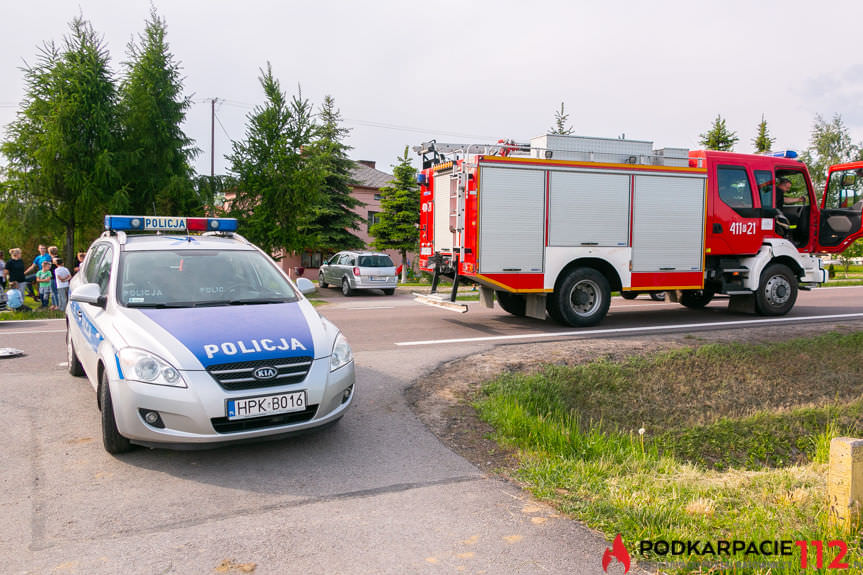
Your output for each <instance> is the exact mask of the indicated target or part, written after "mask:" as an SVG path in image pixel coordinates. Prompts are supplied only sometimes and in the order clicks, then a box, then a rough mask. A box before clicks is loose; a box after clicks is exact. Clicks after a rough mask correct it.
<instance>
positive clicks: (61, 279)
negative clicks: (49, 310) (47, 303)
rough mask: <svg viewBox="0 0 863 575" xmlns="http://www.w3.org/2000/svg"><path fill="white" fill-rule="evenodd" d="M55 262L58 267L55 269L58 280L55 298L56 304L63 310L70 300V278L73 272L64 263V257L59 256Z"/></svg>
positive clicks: (55, 276)
mask: <svg viewBox="0 0 863 575" xmlns="http://www.w3.org/2000/svg"><path fill="white" fill-rule="evenodd" d="M54 262H55V263H56V264H57V269H55V270H54V278H55V279H56V280H57V299H56V300H54V305H56V306H57V309H59V310H60V311H63V310H65V309H66V303H67V302H68V301H69V280H71V279H72V273H71V272H70V271H69V268H67V267H66V266H64V265H63V258H57V259H55V260H54Z"/></svg>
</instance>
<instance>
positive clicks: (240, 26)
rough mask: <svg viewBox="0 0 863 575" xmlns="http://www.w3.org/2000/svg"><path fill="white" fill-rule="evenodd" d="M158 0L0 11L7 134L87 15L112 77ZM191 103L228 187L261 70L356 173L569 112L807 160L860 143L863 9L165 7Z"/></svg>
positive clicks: (196, 128)
mask: <svg viewBox="0 0 863 575" xmlns="http://www.w3.org/2000/svg"><path fill="white" fill-rule="evenodd" d="M150 5H151V4H150V1H149V0H122V1H121V0H79V1H78V2H74V1H61V0H3V2H2V17H0V125H2V126H4V135H5V125H6V124H7V123H8V122H10V121H11V120H12V119H14V117H15V113H16V110H17V108H18V104H19V103H20V101H21V99H22V97H23V82H22V78H23V74H22V72H21V70H20V68H21V66H22V65H23V63H24V62H25V61H26V62H34V61H35V55H36V53H37V48H38V46H39V45H41V44H42V43H43V42H45V41H49V40H55V41H58V42H59V41H60V40H62V38H63V36H64V35H66V34H67V33H68V23H69V21H71V20H72V19H73V18H74V17H75V16H76V15H78V14H79V12H80V13H81V14H83V16H84V18H86V19H87V20H89V21H90V22H91V23H92V24H93V26H94V28H95V29H96V30H97V31H98V32H99V33H100V34H102V35H103V36H104V40H105V43H106V45H107V47H108V49H109V51H110V53H111V61H112V66H113V68H114V70H115V71H116V70H119V63H120V62H121V61H123V60H124V59H125V58H126V45H127V44H128V42H129V40H131V39H132V37H133V36H135V35H137V34H139V33H140V32H142V30H143V27H144V22H145V20H146V18H147V16H148V14H149V10H150ZM153 5H155V7H156V9H157V11H158V13H159V14H160V15H161V16H162V17H163V18H165V20H166V21H167V25H168V41H169V43H170V46H171V50H172V52H173V54H174V56H175V58H176V59H177V60H179V61H180V62H181V64H182V67H183V72H184V74H185V81H184V86H185V90H186V92H187V94H189V95H190V96H191V98H192V99H193V101H194V102H195V103H194V104H193V106H192V108H191V110H190V111H189V113H188V118H187V122H186V126H185V129H186V132H187V134H188V135H189V136H190V137H192V138H193V139H194V140H195V141H196V142H197V145H198V147H199V148H201V150H202V152H201V154H200V155H199V156H198V158H197V159H196V161H195V166H196V168H197V170H198V171H199V172H200V173H205V174H208V173H209V170H210V151H211V146H210V103H209V101H208V99H210V98H218V99H219V102H218V103H217V104H216V116H217V119H218V122H217V123H216V135H215V158H216V159H215V164H216V173H225V171H226V170H227V166H226V162H225V160H224V155H225V154H227V153H229V152H230V141H231V139H235V140H238V139H241V138H243V136H244V133H245V121H246V115H247V114H248V113H249V112H250V111H251V109H252V107H253V106H254V105H256V104H260V103H261V102H262V98H263V95H262V91H261V89H260V85H259V83H258V80H257V77H258V75H259V68H261V67H263V66H265V64H266V62H267V61H270V62H272V65H273V71H274V73H275V75H276V76H277V77H278V78H279V80H280V81H281V83H282V86H283V88H284V89H285V90H286V91H287V92H288V93H289V94H290V93H295V92H296V90H297V85H298V84H299V85H301V86H302V91H303V95H304V96H306V97H308V98H309V99H310V100H311V101H312V102H313V103H315V105H316V106H317V105H318V104H319V103H320V102H321V100H322V98H323V96H324V95H325V94H330V95H332V96H333V97H334V98H335V101H336V104H337V106H338V108H340V110H341V112H342V116H343V117H344V119H345V127H348V128H350V129H351V135H350V138H349V140H348V143H349V144H350V145H351V146H353V148H354V149H353V151H352V152H351V155H352V157H353V158H354V159H367V160H375V161H377V164H378V168H382V169H384V170H385V171H390V172H391V169H390V165H391V164H393V163H395V161H396V157H397V156H398V155H399V154H401V153H402V152H403V150H404V147H405V146H406V145H415V144H418V143H420V142H422V141H423V140H428V139H431V138H437V140H438V141H444V142H488V141H492V142H493V141H496V140H497V139H498V138H513V139H515V140H518V141H526V140H528V139H529V138H531V137H533V136H537V135H540V134H544V133H545V132H546V131H547V130H548V129H549V128H550V127H551V125H552V124H553V122H554V111H555V109H556V108H557V107H558V106H559V105H560V103H561V101H563V102H565V104H566V110H567V112H569V113H570V123H571V124H572V126H573V128H574V129H575V132H576V133H577V134H579V135H585V136H599V137H617V136H619V135H620V134H623V133H625V134H626V137H627V138H632V139H638V140H651V141H653V142H655V144H656V145H657V147H664V146H670V147H689V148H697V147H698V135H699V134H700V133H702V132H705V131H706V130H707V129H708V128H709V127H710V125H711V122H712V121H713V119H714V118H715V117H716V114H722V116H723V117H724V118H726V119H727V123H728V127H729V128H730V129H732V130H735V131H736V132H737V135H738V136H739V138H740V142H739V143H738V145H737V147H736V151H741V152H749V151H751V150H752V145H751V140H752V138H753V137H754V135H755V131H756V128H757V124H758V122H759V121H760V120H761V115H762V114H764V116H765V118H766V120H767V122H768V128H769V130H770V132H771V133H772V135H773V136H775V137H776V139H777V141H776V144H775V146H774V148H776V149H780V148H781V149H784V148H792V149H798V150H802V149H804V148H805V147H806V146H807V144H808V141H809V135H810V131H811V128H812V124H813V120H814V117H815V114H821V115H822V116H824V118H825V119H829V118H830V117H831V116H833V114H841V115H842V117H843V119H844V121H845V123H846V125H847V126H848V128H849V129H850V131H851V134H852V137H853V139H854V140H855V142H859V141H860V140H861V139H863V106H861V104H863V50H861V46H863V43H861V40H860V38H861V36H860V23H861V22H863V2H859V1H847V2H830V1H825V0H822V1H820V2H802V1H797V0H786V1H784V2H753V1H751V0H746V1H736V0H731V1H729V0H725V1H722V2H692V1H686V2H675V1H667V2H665V1H658V0H653V1H649V2H644V1H642V2H625V1H624V2H580V1H557V0H546V1H543V2H528V1H524V0H522V1H508V0H496V1H494V2H471V1H468V0H462V1H449V0H436V1H435V2H411V1H404V0H401V1H398V0H386V1H376V2H371V1H370V2H362V1H352V2H349V1H344V2H335V1H324V0H318V1H308V0H305V1H302V2H291V1H280V2H279V1H264V0H243V1H237V0H231V1H228V0H171V1H167V0H154V2H153Z"/></svg>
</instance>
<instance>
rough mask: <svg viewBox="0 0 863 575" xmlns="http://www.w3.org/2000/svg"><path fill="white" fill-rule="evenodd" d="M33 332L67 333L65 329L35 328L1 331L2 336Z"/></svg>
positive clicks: (0, 335)
mask: <svg viewBox="0 0 863 575" xmlns="http://www.w3.org/2000/svg"><path fill="white" fill-rule="evenodd" d="M31 333H66V330H65V329H33V330H29V331H0V337H3V336H4V335H27V334H31Z"/></svg>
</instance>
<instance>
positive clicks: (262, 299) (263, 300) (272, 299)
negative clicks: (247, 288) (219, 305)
mask: <svg viewBox="0 0 863 575" xmlns="http://www.w3.org/2000/svg"><path fill="white" fill-rule="evenodd" d="M289 301H294V300H292V299H286V298H283V297H279V298H275V297H260V298H245V299H232V300H230V301H229V302H227V303H228V304H229V305H257V304H265V303H285V302H289Z"/></svg>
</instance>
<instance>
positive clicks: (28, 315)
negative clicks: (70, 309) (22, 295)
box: [0, 304, 66, 321]
mask: <svg viewBox="0 0 863 575" xmlns="http://www.w3.org/2000/svg"><path fill="white" fill-rule="evenodd" d="M28 305H29V304H28ZM64 317H66V316H65V315H64V314H63V312H62V311H49V310H40V309H34V310H33V311H30V312H21V311H16V312H13V311H10V310H7V311H2V312H0V321H12V320H21V319H62V318H64Z"/></svg>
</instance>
